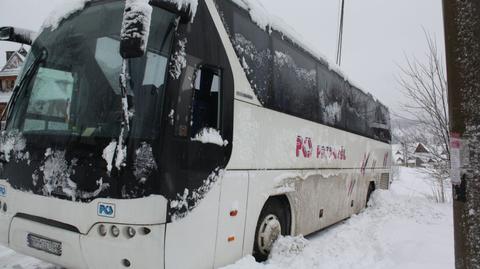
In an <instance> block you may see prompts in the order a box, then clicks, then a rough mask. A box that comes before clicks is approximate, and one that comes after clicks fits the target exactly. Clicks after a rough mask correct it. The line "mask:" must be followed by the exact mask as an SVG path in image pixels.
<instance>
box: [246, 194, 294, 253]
mask: <svg viewBox="0 0 480 269" xmlns="http://www.w3.org/2000/svg"><path fill="white" fill-rule="evenodd" d="M286 203H287V204H286ZM289 234H290V210H289V205H288V202H285V201H282V200H281V199H277V198H273V199H270V200H268V201H267V203H266V204H265V206H264V207H263V209H262V212H261V213H260V217H259V219H258V222H257V228H256V230H255V242H254V247H253V256H254V257H255V259H256V260H257V261H259V262H261V261H265V260H267V259H268V256H269V255H270V251H271V250H272V246H273V244H274V243H275V241H276V240H277V239H278V237H279V236H280V235H284V236H285V235H289Z"/></svg>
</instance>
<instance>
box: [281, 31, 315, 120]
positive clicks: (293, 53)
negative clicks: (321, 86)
mask: <svg viewBox="0 0 480 269" xmlns="http://www.w3.org/2000/svg"><path fill="white" fill-rule="evenodd" d="M273 49H274V51H275V53H274V67H273V74H274V80H273V92H274V98H275V101H274V103H275V107H276V108H277V109H279V110H280V111H282V112H285V113H288V114H291V115H295V116H298V117H302V118H304V119H308V120H312V121H316V120H318V118H319V117H318V113H317V107H318V98H319V94H318V90H317V69H316V62H315V61H314V60H313V59H312V58H310V57H308V56H307V55H306V54H305V53H303V52H302V51H301V50H299V49H297V48H295V47H293V46H291V45H290V44H288V43H287V42H286V41H284V40H281V39H279V38H277V37H274V38H273Z"/></svg>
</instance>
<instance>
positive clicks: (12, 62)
mask: <svg viewBox="0 0 480 269" xmlns="http://www.w3.org/2000/svg"><path fill="white" fill-rule="evenodd" d="M24 62H25V56H23V55H22V54H20V53H18V51H15V52H14V53H13V54H12V56H10V58H9V59H8V61H7V63H6V64H5V65H4V66H3V67H2V69H0V74H2V75H3V76H7V75H10V76H11V75H12V73H13V74H15V72H16V73H17V75H18V72H19V71H20V68H21V67H22V65H23V63H24ZM4 72H5V73H4ZM9 72H10V73H9ZM3 73H4V74H3Z"/></svg>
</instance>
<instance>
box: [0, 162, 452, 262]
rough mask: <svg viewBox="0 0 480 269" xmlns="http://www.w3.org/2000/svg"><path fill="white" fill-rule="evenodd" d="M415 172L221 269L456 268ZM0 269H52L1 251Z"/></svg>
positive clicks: (446, 207)
mask: <svg viewBox="0 0 480 269" xmlns="http://www.w3.org/2000/svg"><path fill="white" fill-rule="evenodd" d="M423 177H424V176H423V175H422V174H420V173H418V171H417V170H414V169H410V168H402V169H401V170H400V175H399V177H398V179H397V180H396V181H394V183H393V184H392V186H391V188H390V190H388V191H376V192H375V193H374V196H373V197H372V200H371V203H370V207H369V208H368V209H366V210H364V211H363V212H362V213H361V214H359V215H357V216H354V217H352V218H350V219H349V220H347V221H344V222H342V223H339V224H337V225H335V226H333V227H331V228H328V229H326V230H324V231H321V232H318V233H316V234H313V235H310V236H308V237H307V239H304V238H303V237H295V238H288V237H287V238H282V239H281V240H279V242H277V244H276V245H275V249H274V251H273V254H272V257H271V258H270V260H269V261H267V262H266V263H262V264H260V263H256V262H255V261H254V259H253V258H252V257H245V258H244V259H242V260H240V261H238V262H237V263H236V264H233V265H230V266H227V267H224V268H223V269H287V268H295V269H307V268H308V269H313V268H327V269H363V268H368V269H375V268H378V269H384V268H388V269H396V268H398V269H415V268H419V269H420V268H421V269H430V268H431V269H443V268H445V269H451V268H454V256H453V255H454V254H453V224H452V209H451V204H436V203H435V202H433V200H432V198H431V193H432V191H431V187H430V185H429V184H427V183H426V182H427V181H426V180H425V179H423ZM0 268H9V269H10V268H13V269H53V268H55V267H53V266H51V265H48V264H45V263H42V262H39V261H37V260H35V259H33V258H28V257H24V256H21V255H19V254H16V253H14V252H13V251H10V250H8V249H6V248H1V247H0Z"/></svg>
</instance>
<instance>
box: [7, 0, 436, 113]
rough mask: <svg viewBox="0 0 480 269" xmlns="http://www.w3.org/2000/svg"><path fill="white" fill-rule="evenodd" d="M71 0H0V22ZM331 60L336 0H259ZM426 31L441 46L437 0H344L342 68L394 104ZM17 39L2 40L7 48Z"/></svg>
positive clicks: (35, 20)
mask: <svg viewBox="0 0 480 269" xmlns="http://www.w3.org/2000/svg"><path fill="white" fill-rule="evenodd" d="M68 1H71V0H46V1H45V0H44V1H40V0H0V25H13V26H18V27H24V28H29V29H33V30H38V29H39V28H40V26H41V24H42V22H43V20H44V19H45V18H46V17H47V16H48V14H49V13H50V11H51V10H52V9H53V8H54V7H55V6H56V5H58V4H59V3H62V2H68ZM259 1H260V2H262V3H263V5H264V6H265V7H266V8H267V9H268V10H269V11H270V13H271V14H273V15H276V16H277V17H280V18H282V19H283V20H284V21H285V22H286V23H287V24H289V25H290V26H291V27H292V28H294V29H295V30H296V31H297V33H298V34H299V35H301V36H302V37H303V39H305V40H307V41H308V42H309V43H310V44H311V45H312V46H313V47H314V48H313V49H315V50H316V51H318V52H320V53H321V54H323V55H325V56H326V57H327V58H329V59H330V61H333V60H334V59H335V55H336V42H337V24H338V4H339V0H296V1H291V0H259ZM424 31H427V32H429V33H430V34H432V35H434V36H435V37H436V40H437V45H438V47H439V48H440V49H441V51H442V52H443V50H444V43H443V24H442V1H441V0H361V1H359V0H345V29H344V47H343V60H342V69H343V70H344V71H345V73H346V74H347V76H348V77H349V78H350V79H351V80H352V81H355V82H356V84H359V86H361V87H362V88H363V89H364V90H366V91H368V92H371V93H372V94H373V95H374V96H376V97H377V98H378V99H380V100H381V101H382V102H383V103H385V104H386V105H387V106H389V107H390V108H391V109H392V110H394V111H398V110H399V108H400V106H399V103H400V102H405V99H404V98H403V97H402V94H401V93H400V92H399V87H398V83H397V80H396V76H397V75H398V65H402V64H404V63H405V56H409V57H411V56H416V57H424V55H425V52H426V49H427V48H426V41H425V35H424ZM17 48H18V45H16V44H11V43H6V42H3V43H0V65H1V66H3V64H4V63H5V53H4V51H5V50H13V49H17Z"/></svg>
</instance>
